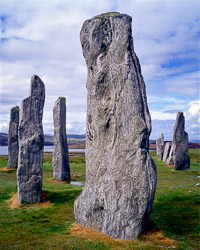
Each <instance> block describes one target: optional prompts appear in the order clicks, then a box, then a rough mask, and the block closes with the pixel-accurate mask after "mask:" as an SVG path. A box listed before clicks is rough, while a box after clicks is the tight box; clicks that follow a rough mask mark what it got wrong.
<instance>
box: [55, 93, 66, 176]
mask: <svg viewBox="0 0 200 250" xmlns="http://www.w3.org/2000/svg"><path fill="white" fill-rule="evenodd" d="M65 102H66V100H65V98H64V97H59V98H58V100H57V101H56V103H55V106H54V109H53V121H54V152H53V178H54V180H58V181H64V180H69V179H70V168H69V157H68V145H67V134H66V104H65Z"/></svg>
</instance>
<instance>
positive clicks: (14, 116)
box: [10, 106, 19, 123]
mask: <svg viewBox="0 0 200 250" xmlns="http://www.w3.org/2000/svg"><path fill="white" fill-rule="evenodd" d="M10 120H11V121H13V122H16V123H19V107H18V106H16V107H13V108H12V109H11V111H10Z"/></svg>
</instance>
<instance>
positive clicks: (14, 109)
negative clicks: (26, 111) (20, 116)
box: [11, 106, 19, 112]
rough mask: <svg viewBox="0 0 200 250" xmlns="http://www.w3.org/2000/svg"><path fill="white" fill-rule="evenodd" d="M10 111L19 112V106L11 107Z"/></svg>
mask: <svg viewBox="0 0 200 250" xmlns="http://www.w3.org/2000/svg"><path fill="white" fill-rule="evenodd" d="M11 112H19V107H18V106H15V107H13V108H12V109H11Z"/></svg>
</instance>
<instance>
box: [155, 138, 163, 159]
mask: <svg viewBox="0 0 200 250" xmlns="http://www.w3.org/2000/svg"><path fill="white" fill-rule="evenodd" d="M164 144H165V142H164V135H163V134H161V138H159V139H157V140H156V154H157V156H158V157H159V158H160V159H161V160H162V158H163V154H164Z"/></svg>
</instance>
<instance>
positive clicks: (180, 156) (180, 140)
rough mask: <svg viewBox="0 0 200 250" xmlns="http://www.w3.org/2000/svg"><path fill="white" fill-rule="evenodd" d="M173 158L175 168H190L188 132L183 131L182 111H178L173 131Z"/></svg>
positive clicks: (183, 118)
mask: <svg viewBox="0 0 200 250" xmlns="http://www.w3.org/2000/svg"><path fill="white" fill-rule="evenodd" d="M172 148H173V160H174V169H175V170H187V169H189V168H190V158H189V156H188V134H187V133H186V132H185V117H184V115H183V112H178V113H177V117H176V123H175V126H174V133H173V142H172Z"/></svg>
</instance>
